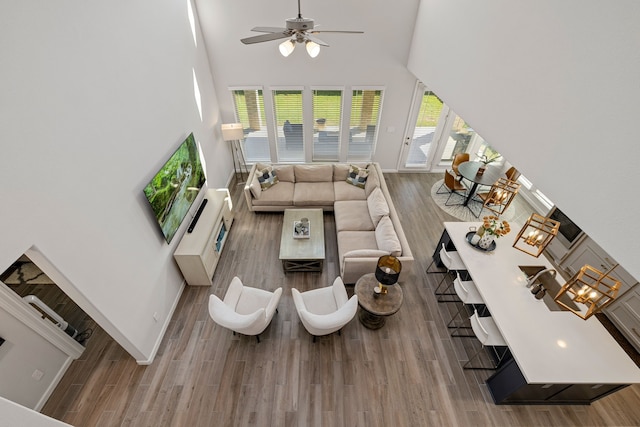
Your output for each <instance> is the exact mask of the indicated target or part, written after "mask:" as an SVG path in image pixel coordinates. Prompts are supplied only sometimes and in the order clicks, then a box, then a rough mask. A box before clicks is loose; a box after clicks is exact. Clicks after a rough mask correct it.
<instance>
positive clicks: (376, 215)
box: [367, 187, 389, 226]
mask: <svg viewBox="0 0 640 427" xmlns="http://www.w3.org/2000/svg"><path fill="white" fill-rule="evenodd" d="M367 207H368V208H369V216H370V217H371V222H372V223H373V225H374V226H377V225H378V223H379V222H380V219H382V217H383V216H388V215H389V205H388V204H387V200H386V199H385V198H384V194H382V190H381V189H380V187H376V188H375V189H374V190H373V191H372V192H371V194H369V197H367Z"/></svg>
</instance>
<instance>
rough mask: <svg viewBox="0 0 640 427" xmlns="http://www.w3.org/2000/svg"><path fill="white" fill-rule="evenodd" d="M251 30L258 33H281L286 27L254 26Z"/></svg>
mask: <svg viewBox="0 0 640 427" xmlns="http://www.w3.org/2000/svg"><path fill="white" fill-rule="evenodd" d="M251 31H256V32H258V33H283V32H285V31H287V29H286V28H282V27H255V28H252V29H251Z"/></svg>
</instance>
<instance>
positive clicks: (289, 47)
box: [240, 0, 363, 58]
mask: <svg viewBox="0 0 640 427" xmlns="http://www.w3.org/2000/svg"><path fill="white" fill-rule="evenodd" d="M286 22H287V26H286V28H278V27H255V28H252V29H251V31H256V32H258V33H268V34H262V35H259V36H253V37H247V38H244V39H241V40H240V41H241V42H242V43H244V44H253V43H262V42H267V41H271V40H278V39H284V38H288V40H285V41H284V42H282V43H280V53H281V54H282V56H285V57H287V56H289V55H291V52H293V50H294V49H295V47H296V43H304V44H305V47H306V48H307V53H308V54H309V56H311V57H312V58H315V57H316V56H318V54H319V53H320V46H326V47H329V45H328V44H327V43H325V42H323V41H322V40H320V39H319V38H317V37H315V35H314V34H318V33H350V34H362V33H363V31H330V30H322V31H318V30H314V29H313V19H310V18H303V17H302V14H301V13H300V0H298V17H297V18H289V19H287V21H286Z"/></svg>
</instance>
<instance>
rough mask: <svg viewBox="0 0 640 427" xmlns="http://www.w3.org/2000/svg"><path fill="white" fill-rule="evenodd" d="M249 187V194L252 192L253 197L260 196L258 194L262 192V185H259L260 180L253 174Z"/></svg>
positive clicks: (257, 197)
mask: <svg viewBox="0 0 640 427" xmlns="http://www.w3.org/2000/svg"><path fill="white" fill-rule="evenodd" d="M249 189H250V190H251V194H253V197H255V198H256V199H259V198H260V195H261V194H262V187H260V181H258V177H257V176H254V177H253V179H252V180H251V185H250V186H249Z"/></svg>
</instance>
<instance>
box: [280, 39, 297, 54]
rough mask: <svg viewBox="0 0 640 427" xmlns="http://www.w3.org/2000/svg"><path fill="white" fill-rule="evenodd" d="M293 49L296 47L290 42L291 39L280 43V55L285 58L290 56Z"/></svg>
mask: <svg viewBox="0 0 640 427" xmlns="http://www.w3.org/2000/svg"><path fill="white" fill-rule="evenodd" d="M295 47H296V45H295V44H294V43H293V41H291V39H289V40H285V41H283V42H282V43H280V46H279V49H280V53H281V54H282V56H284V57H285V58H286V57H287V56H289V55H291V52H293V49H295Z"/></svg>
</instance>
